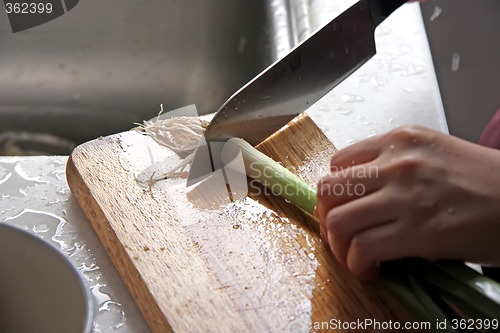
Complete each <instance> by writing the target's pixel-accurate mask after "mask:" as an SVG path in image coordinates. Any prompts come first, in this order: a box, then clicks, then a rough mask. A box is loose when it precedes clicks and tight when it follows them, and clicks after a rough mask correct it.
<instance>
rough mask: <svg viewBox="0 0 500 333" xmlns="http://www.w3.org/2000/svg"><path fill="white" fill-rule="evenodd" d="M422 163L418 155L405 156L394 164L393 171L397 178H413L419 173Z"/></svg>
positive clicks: (422, 160)
mask: <svg viewBox="0 0 500 333" xmlns="http://www.w3.org/2000/svg"><path fill="white" fill-rule="evenodd" d="M424 162H425V160H424V159H423V158H422V156H420V155H419V154H405V155H404V156H401V157H399V158H398V159H397V160H396V161H395V162H394V164H393V169H394V170H393V171H396V174H397V175H399V176H415V175H417V174H418V173H419V172H420V171H421V169H422V167H423V165H424Z"/></svg>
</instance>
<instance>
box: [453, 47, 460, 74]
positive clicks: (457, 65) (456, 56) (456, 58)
mask: <svg viewBox="0 0 500 333" xmlns="http://www.w3.org/2000/svg"><path fill="white" fill-rule="evenodd" d="M459 69H460V54H458V53H456V52H455V53H453V54H452V56H451V71H452V72H457V71H458V70H459Z"/></svg>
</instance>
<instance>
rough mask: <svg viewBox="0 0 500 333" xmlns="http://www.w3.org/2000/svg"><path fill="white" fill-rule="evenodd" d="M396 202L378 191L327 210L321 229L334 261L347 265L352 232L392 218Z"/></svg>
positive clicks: (393, 217) (396, 210) (394, 217)
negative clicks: (325, 234)
mask: <svg viewBox="0 0 500 333" xmlns="http://www.w3.org/2000/svg"><path fill="white" fill-rule="evenodd" d="M398 205H399V202H398V201H397V200H395V199H391V198H390V192H389V191H387V190H381V191H378V192H375V193H372V194H370V195H368V196H365V197H363V198H360V199H358V200H354V201H351V202H349V203H347V204H345V205H341V206H339V207H335V208H333V209H331V210H330V211H329V212H328V213H327V215H326V218H325V222H324V227H323V229H324V232H327V235H328V236H327V239H328V244H329V245H330V249H331V250H332V251H333V253H334V254H335V257H336V258H337V260H338V261H339V262H340V263H341V264H343V265H344V266H347V252H348V249H349V247H350V244H351V241H352V239H353V238H354V237H355V235H357V234H359V233H361V232H363V231H365V230H367V229H370V228H376V227H379V226H381V225H384V224H387V223H390V222H392V221H395V220H396V219H397V217H398Z"/></svg>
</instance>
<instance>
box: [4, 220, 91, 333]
mask: <svg viewBox="0 0 500 333" xmlns="http://www.w3.org/2000/svg"><path fill="white" fill-rule="evenodd" d="M2 228H4V229H10V230H15V231H16V232H19V233H20V234H23V235H24V236H25V237H27V238H29V239H31V240H33V241H34V242H38V243H39V244H41V245H42V246H43V247H45V248H46V249H47V250H49V251H51V252H52V253H54V254H55V255H56V256H57V257H58V258H59V259H60V260H61V261H62V262H64V263H65V264H66V266H67V267H68V268H69V269H70V270H71V272H72V273H73V275H74V276H75V277H76V279H77V280H78V284H79V286H80V291H81V292H82V295H83V298H84V300H85V303H86V304H85V312H86V313H85V322H84V326H83V331H82V333H90V332H91V331H92V326H93V323H94V300H93V296H92V294H91V292H90V288H89V286H88V283H87V281H85V279H84V277H83V274H82V273H81V272H80V271H79V270H78V268H76V266H75V264H74V263H73V262H72V261H71V260H70V259H69V258H68V256H67V255H66V254H64V253H63V252H62V251H61V250H59V249H58V248H56V247H55V246H54V245H52V244H51V243H49V242H48V241H46V240H44V239H42V238H41V237H39V236H37V235H35V234H33V233H32V232H30V231H28V230H26V229H23V228H21V227H19V226H17V225H14V224H10V223H7V222H0V231H1V229H2Z"/></svg>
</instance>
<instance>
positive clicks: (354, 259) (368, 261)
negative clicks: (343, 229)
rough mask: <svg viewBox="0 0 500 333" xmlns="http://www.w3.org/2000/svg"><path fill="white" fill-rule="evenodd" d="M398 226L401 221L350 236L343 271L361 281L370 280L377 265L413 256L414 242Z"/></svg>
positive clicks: (375, 271)
mask: <svg viewBox="0 0 500 333" xmlns="http://www.w3.org/2000/svg"><path fill="white" fill-rule="evenodd" d="M402 225H404V224H403V223H401V221H397V222H394V223H388V224H385V225H382V226H379V227H377V228H371V229H368V230H366V231H364V232H361V233H359V234H357V235H356V236H354V238H353V239H352V241H351V244H350V246H349V250H348V253H347V268H348V269H349V270H350V271H351V272H353V273H354V274H356V275H357V276H359V277H360V278H362V279H373V278H375V277H376V276H377V274H378V267H379V265H380V262H382V261H388V260H394V259H400V258H404V257H415V256H417V248H418V242H414V241H412V240H411V238H410V237H409V234H408V233H407V232H402V230H401V228H402ZM416 244H417V245H416ZM420 246H421V245H420Z"/></svg>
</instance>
